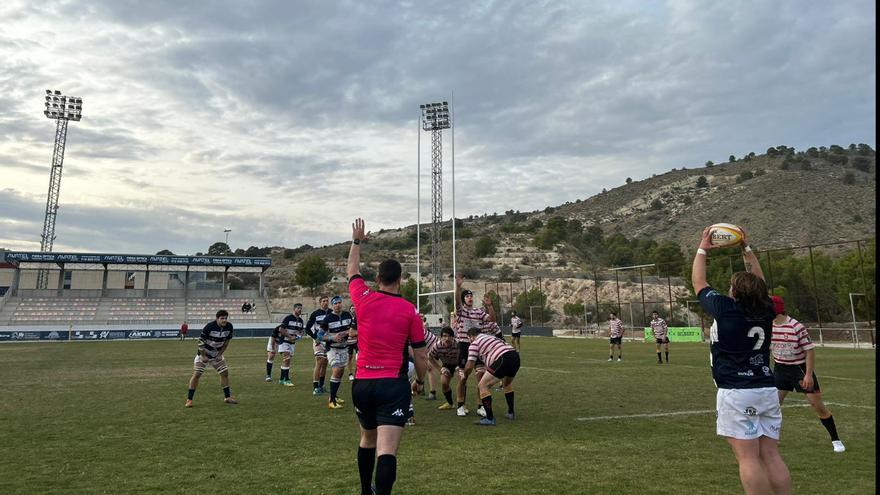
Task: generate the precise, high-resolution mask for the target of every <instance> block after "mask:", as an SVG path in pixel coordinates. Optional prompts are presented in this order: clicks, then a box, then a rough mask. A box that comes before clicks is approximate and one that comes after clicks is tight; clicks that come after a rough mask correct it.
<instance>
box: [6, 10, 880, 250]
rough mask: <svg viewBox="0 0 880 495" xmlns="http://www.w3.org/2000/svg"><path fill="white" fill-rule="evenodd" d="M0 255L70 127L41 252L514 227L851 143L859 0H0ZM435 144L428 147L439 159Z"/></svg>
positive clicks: (871, 15)
mask: <svg viewBox="0 0 880 495" xmlns="http://www.w3.org/2000/svg"><path fill="white" fill-rule="evenodd" d="M0 19H3V22H2V23H0V109H2V111H0V247H4V248H7V249H16V250H33V251H37V250H39V247H40V233H41V231H42V226H43V218H44V213H45V209H46V195H47V190H48V185H49V171H50V166H51V163H52V143H53V140H54V135H55V128H54V126H55V122H54V121H52V120H50V119H47V118H46V117H45V116H44V115H43V114H42V111H43V103H44V100H43V98H44V95H45V90H46V89H53V90H56V89H57V90H60V91H62V92H63V93H64V94H66V95H69V96H78V97H81V98H82V99H83V118H82V120H81V121H80V122H71V123H70V126H69V131H68V138H67V147H66V153H65V158H64V167H63V174H62V180H61V194H60V202H59V204H60V208H59V210H58V216H57V225H56V236H57V238H56V240H55V245H54V250H55V251H84V252H124V253H137V254H152V253H155V252H157V251H159V250H162V249H170V250H171V251H173V252H174V253H176V254H194V253H196V252H199V251H202V252H204V251H207V248H208V246H209V245H211V244H212V243H214V242H217V241H223V240H225V234H224V230H225V229H231V232H229V244H230V246H231V247H232V248H233V249H235V248H247V247H248V246H259V247H263V246H285V247H297V246H300V245H302V244H311V245H313V246H319V245H325V244H329V243H335V242H341V241H344V240H346V239H348V238H350V234H351V227H350V225H351V222H352V219H354V218H355V217H363V218H364V219H365V221H366V223H367V227H368V229H370V230H379V229H382V228H385V229H387V228H397V227H403V226H406V225H411V224H414V223H415V222H416V220H417V216H418V215H417V211H418V209H417V206H418V204H419V203H418V201H417V191H418V189H419V188H417V183H418V182H417V180H418V178H419V174H417V170H418V167H417V165H418V164H419V162H420V163H421V167H422V169H421V170H422V174H421V219H422V222H428V221H430V162H431V155H430V142H431V134H430V133H429V132H420V131H419V117H420V110H419V105H420V104H422V103H429V102H435V101H449V102H450V103H451V104H452V108H453V122H454V129H453V130H447V131H444V132H443V174H444V175H443V177H444V206H443V209H444V217H445V218H451V215H452V209H453V204H452V184H451V175H452V168H453V164H454V168H455V204H454V209H455V214H456V216H458V217H467V216H468V215H481V214H483V213H489V214H491V213H493V212H499V213H501V212H504V211H506V210H519V211H532V210H538V209H544V208H545V207H546V206H557V205H560V204H562V203H565V202H567V201H575V200H577V199H585V198H588V197H590V196H592V195H594V194H596V193H598V192H600V191H601V190H602V189H603V188H608V189H611V188H613V187H617V186H620V185H623V184H624V181H625V179H626V178H627V177H632V178H633V179H634V180H640V179H644V178H647V177H650V176H651V175H653V174H660V173H663V172H666V171H668V170H670V169H672V168H681V167H688V168H695V167H701V166H703V164H704V163H705V162H706V161H707V160H713V161H715V162H716V163H718V162H723V161H727V157H728V156H729V155H731V154H733V155H736V156H737V157H741V156H742V155H744V154H746V153H749V152H756V153H759V154H760V153H763V152H764V151H765V150H766V149H767V148H768V147H770V146H777V145H780V144H784V145H786V146H793V147H795V148H797V149H799V150H803V149H806V148H808V147H810V146H829V145H831V144H839V145H842V146H846V145H848V144H850V143H867V144H869V145H871V146H872V147H876V143H875V134H876V111H875V106H876V95H875V92H876V61H875V58H876V50H875V48H874V47H875V42H876V21H875V5H874V2H873V1H872V0H840V1H835V2H804V1H800V0H782V1H766V0H756V1H753V0H743V1H736V2H718V1H714V0H706V1H691V0H687V1H669V2H659V1H631V0H622V1H620V0H618V1H613V2H611V1H606V2H595V1H579V0H575V1H570V2H566V1H553V2H541V1H522V2H519V1H460V2H459V1H448V2H413V1H399V2H382V1H370V2H363V1H333V2H326V1H295V2H293V1H277V2H253V1H251V2H245V1H212V2H177V1H161V0H155V1H150V2H143V1H121V0H89V1H81V0H66V1H56V2H50V1H43V2H32V1H26V0H23V1H21V0H4V2H2V3H0ZM453 143H454V144H453Z"/></svg>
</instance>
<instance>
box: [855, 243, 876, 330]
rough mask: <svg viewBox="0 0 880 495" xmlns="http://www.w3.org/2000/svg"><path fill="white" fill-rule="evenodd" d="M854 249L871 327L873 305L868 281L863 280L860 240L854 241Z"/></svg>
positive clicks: (863, 271) (863, 269)
mask: <svg viewBox="0 0 880 495" xmlns="http://www.w3.org/2000/svg"><path fill="white" fill-rule="evenodd" d="M856 250H857V251H858V253H859V278H860V279H861V281H862V290H863V291H864V292H865V299H866V301H867V303H868V314H867V316H868V327H869V328H871V327H873V326H874V323H873V320H872V319H871V308H872V307H874V305H873V303H872V302H871V299H872V298H871V292H870V291H869V290H868V282H866V281H865V264H864V261H862V242H861V241H856ZM871 345H872V346H873V345H874V332H871Z"/></svg>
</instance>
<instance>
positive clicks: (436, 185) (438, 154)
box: [431, 129, 443, 308]
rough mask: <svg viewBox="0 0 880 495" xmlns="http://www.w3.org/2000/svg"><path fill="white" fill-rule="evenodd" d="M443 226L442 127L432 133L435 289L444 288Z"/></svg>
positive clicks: (432, 257) (432, 238) (433, 272)
mask: <svg viewBox="0 0 880 495" xmlns="http://www.w3.org/2000/svg"><path fill="white" fill-rule="evenodd" d="M442 226H443V134H442V131H441V130H440V129H434V131H433V132H432V133H431V279H432V280H433V285H434V287H433V291H434V292H440V291H442V290H443V273H442V270H441V269H440V252H441V243H442V239H441V228H442ZM440 301H441V299H440V296H434V308H440V304H439V303H440Z"/></svg>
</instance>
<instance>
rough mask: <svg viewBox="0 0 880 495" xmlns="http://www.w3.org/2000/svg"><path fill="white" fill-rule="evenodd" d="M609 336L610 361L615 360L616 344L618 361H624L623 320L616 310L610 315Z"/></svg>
mask: <svg viewBox="0 0 880 495" xmlns="http://www.w3.org/2000/svg"><path fill="white" fill-rule="evenodd" d="M608 336H609V337H610V339H609V342H610V344H609V345H608V362H609V363H610V362H611V361H614V346H617V361H618V362H620V361H623V321H621V320H620V318H618V317H617V313H614V312H612V313H609V315H608Z"/></svg>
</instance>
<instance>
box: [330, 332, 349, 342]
mask: <svg viewBox="0 0 880 495" xmlns="http://www.w3.org/2000/svg"><path fill="white" fill-rule="evenodd" d="M347 338H348V334H347V333H346V332H339V333H337V334H336V335H334V336H333V341H334V342H342V340H343V339H347Z"/></svg>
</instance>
